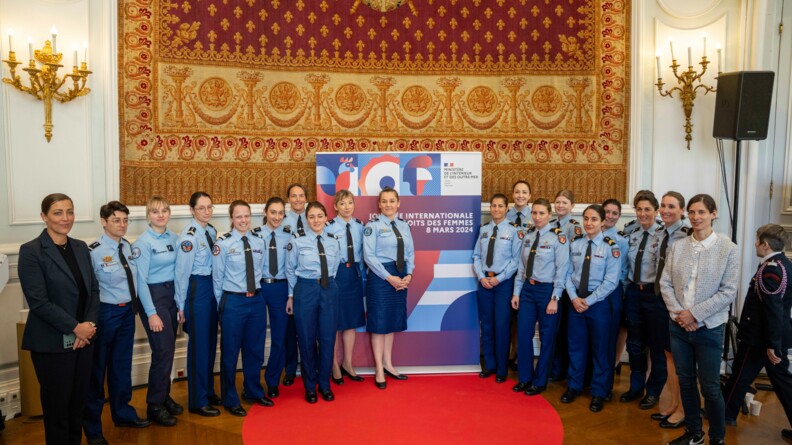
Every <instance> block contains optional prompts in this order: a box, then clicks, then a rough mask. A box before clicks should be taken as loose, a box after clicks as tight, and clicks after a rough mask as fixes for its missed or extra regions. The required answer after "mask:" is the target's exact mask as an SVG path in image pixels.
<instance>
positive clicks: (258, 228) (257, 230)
mask: <svg viewBox="0 0 792 445" xmlns="http://www.w3.org/2000/svg"><path fill="white" fill-rule="evenodd" d="M259 232H261V227H256V228H255V229H253V233H259Z"/></svg>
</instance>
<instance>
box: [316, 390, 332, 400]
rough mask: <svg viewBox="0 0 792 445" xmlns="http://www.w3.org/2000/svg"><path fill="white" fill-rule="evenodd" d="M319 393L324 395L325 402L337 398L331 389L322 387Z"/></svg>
mask: <svg viewBox="0 0 792 445" xmlns="http://www.w3.org/2000/svg"><path fill="white" fill-rule="evenodd" d="M319 393H320V394H321V395H322V400H324V401H325V402H332V401H333V400H335V394H333V391H332V390H330V389H320V390H319Z"/></svg>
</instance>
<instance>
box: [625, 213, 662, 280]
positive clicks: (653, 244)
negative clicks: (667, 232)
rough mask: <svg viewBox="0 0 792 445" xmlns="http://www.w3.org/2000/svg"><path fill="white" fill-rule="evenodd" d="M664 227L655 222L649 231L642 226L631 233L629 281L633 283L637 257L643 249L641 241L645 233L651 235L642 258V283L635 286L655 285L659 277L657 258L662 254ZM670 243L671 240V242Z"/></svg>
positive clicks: (628, 262)
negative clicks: (661, 243) (640, 249)
mask: <svg viewBox="0 0 792 445" xmlns="http://www.w3.org/2000/svg"><path fill="white" fill-rule="evenodd" d="M663 230H664V228H663V225H662V224H658V223H657V222H655V223H654V224H652V227H649V230H644V229H643V227H641V225H640V224H639V225H638V228H637V229H635V230H633V232H632V233H630V241H629V242H630V252H629V254H628V257H629V258H628V261H627V265H628V268H629V271H628V272H627V281H629V282H632V280H633V275H634V271H635V257H636V256H637V255H638V248H639V247H641V239H642V238H643V234H644V232H648V233H649V237H648V238H647V239H646V246H645V247H644V253H643V257H641V281H640V282H638V283H635V284H642V283H654V282H655V278H656V277H655V275H657V257H658V256H659V254H660V239H661V238H662V237H663ZM669 241H670V240H669Z"/></svg>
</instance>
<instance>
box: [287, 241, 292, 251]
mask: <svg viewBox="0 0 792 445" xmlns="http://www.w3.org/2000/svg"><path fill="white" fill-rule="evenodd" d="M286 250H288V251H291V250H292V243H289V244H286Z"/></svg>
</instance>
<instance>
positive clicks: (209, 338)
mask: <svg viewBox="0 0 792 445" xmlns="http://www.w3.org/2000/svg"><path fill="white" fill-rule="evenodd" d="M213 289H214V286H213V285H212V276H211V275H205V276H204V275H190V286H189V288H188V289H187V302H186V303H185V304H184V315H185V317H186V318H187V321H186V322H185V327H186V329H185V330H186V331H187V332H188V333H189V334H190V339H189V341H188V342H187V389H188V394H189V407H190V408H201V407H204V406H207V405H209V396H211V395H213V394H214V393H215V391H214V364H215V354H216V353H217V300H216V299H215V296H214V290H213Z"/></svg>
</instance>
